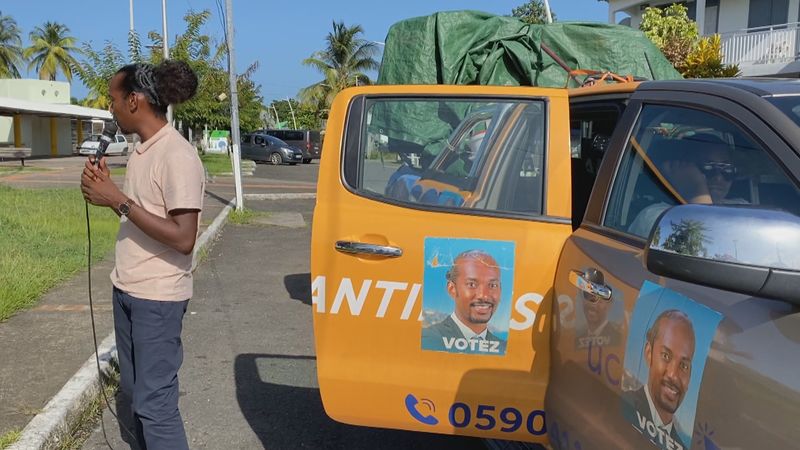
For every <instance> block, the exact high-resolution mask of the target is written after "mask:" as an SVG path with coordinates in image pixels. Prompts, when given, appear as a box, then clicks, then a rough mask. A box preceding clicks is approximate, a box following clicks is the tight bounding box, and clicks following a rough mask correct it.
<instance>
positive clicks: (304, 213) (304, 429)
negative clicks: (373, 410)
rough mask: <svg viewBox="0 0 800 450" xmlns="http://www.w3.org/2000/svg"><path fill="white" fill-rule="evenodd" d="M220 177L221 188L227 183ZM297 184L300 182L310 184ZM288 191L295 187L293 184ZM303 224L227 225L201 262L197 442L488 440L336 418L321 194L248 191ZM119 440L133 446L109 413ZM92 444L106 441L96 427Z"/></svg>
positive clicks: (194, 335)
mask: <svg viewBox="0 0 800 450" xmlns="http://www.w3.org/2000/svg"><path fill="white" fill-rule="evenodd" d="M318 167H319V166H318V164H317V161H314V164H312V165H298V166H278V167H272V166H262V165H259V166H258V167H257V169H256V173H255V174H254V177H248V179H246V180H245V192H247V186H248V183H249V184H259V183H262V184H264V183H269V184H281V182H284V183H285V184H294V183H310V182H315V181H316V175H317V170H318ZM222 181H223V180H218V183H216V184H217V186H216V188H218V189H224V188H225V186H224V185H223V184H222ZM307 191H308V190H305V189H304V190H299V191H297V192H307ZM285 192H292V190H291V189H286V190H285ZM246 204H247V207H248V208H251V209H255V210H259V211H266V212H269V213H270V214H271V215H270V216H269V217H270V218H290V219H293V220H289V221H288V222H287V223H291V222H295V223H297V222H298V221H299V219H300V218H302V221H303V222H304V223H305V225H304V226H301V227H287V226H274V225H267V224H258V225H240V226H237V225H231V224H228V225H226V226H225V228H224V230H223V232H222V235H221V237H220V238H219V240H218V241H217V242H216V243H215V244H214V246H213V248H212V249H211V251H210V252H209V255H208V258H207V259H206V260H205V261H204V262H202V263H201V265H200V266H199V268H198V270H197V271H196V272H195V295H194V298H193V299H192V300H191V302H190V305H189V309H188V312H187V315H186V317H185V320H184V334H183V335H184V351H185V357H184V364H183V368H182V369H181V372H180V380H181V388H180V390H181V397H180V407H181V411H182V414H183V418H184V421H185V423H186V429H187V435H188V438H189V441H190V446H191V447H192V448H194V449H251V448H252V449H256V448H269V449H297V448H314V449H317V448H330V449H375V448H378V449H407V448H415V449H434V448H436V449H466V450H469V449H483V448H485V446H484V444H483V442H482V441H481V440H478V439H473V438H464V437H455V436H442V435H432V434H424V433H414V432H404V431H395V430H381V429H371V428H365V427H354V426H349V425H343V424H340V423H336V422H334V421H332V420H331V419H329V418H328V417H327V416H326V415H325V412H324V410H323V407H322V403H321V400H320V395H319V389H318V386H317V381H316V373H315V370H316V361H315V357H314V344H313V330H312V317H311V315H312V313H311V292H310V273H309V253H310V249H309V242H310V238H311V220H312V213H313V206H314V200H302V201H285V200H282V201H252V200H251V201H247V203H246ZM104 423H105V426H106V430H107V432H108V433H107V434H108V437H109V440H110V441H111V444H112V447H113V448H115V449H123V448H128V446H127V445H125V444H124V442H122V439H121V438H120V433H121V432H120V430H119V428H118V427H117V425H116V421H115V420H114V419H113V417H111V415H110V414H108V412H106V413H105V414H104ZM84 448H85V449H105V448H108V447H107V446H106V444H105V441H104V439H103V435H102V433H101V431H100V429H99V428H98V429H97V430H95V432H94V433H93V434H92V436H91V437H90V439H89V440H88V441H87V443H86V444H85V446H84Z"/></svg>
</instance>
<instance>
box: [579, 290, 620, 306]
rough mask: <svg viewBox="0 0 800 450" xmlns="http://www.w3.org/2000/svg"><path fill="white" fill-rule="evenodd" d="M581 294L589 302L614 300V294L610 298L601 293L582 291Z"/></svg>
mask: <svg viewBox="0 0 800 450" xmlns="http://www.w3.org/2000/svg"><path fill="white" fill-rule="evenodd" d="M581 294H582V295H583V299H584V300H586V301H587V302H589V303H597V302H603V303H611V302H612V301H614V297H613V296H611V297H609V298H602V297H600V296H599V295H594V294H590V293H588V292H581Z"/></svg>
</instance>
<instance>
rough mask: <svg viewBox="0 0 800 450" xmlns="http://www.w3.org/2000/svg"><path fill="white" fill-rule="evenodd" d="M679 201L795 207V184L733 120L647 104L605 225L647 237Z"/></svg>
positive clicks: (799, 203) (799, 194)
mask: <svg viewBox="0 0 800 450" xmlns="http://www.w3.org/2000/svg"><path fill="white" fill-rule="evenodd" d="M682 203H706V204H722V205H751V206H761V207H768V208H772V209H780V210H785V211H789V212H792V213H794V214H798V213H800V191H798V188H797V185H796V184H795V182H794V181H793V180H791V179H790V178H789V177H788V176H787V175H786V173H785V172H784V171H783V170H782V169H781V168H780V167H779V166H778V165H777V164H776V163H775V161H774V160H773V159H772V157H771V156H770V155H769V153H768V152H767V151H766V150H765V149H764V148H763V146H762V145H760V144H759V143H758V142H757V141H756V140H755V139H754V138H753V137H752V136H750V135H748V134H747V133H745V132H744V131H743V130H742V129H741V128H740V127H739V126H738V125H737V124H735V123H733V122H731V121H730V120H728V119H726V118H722V117H719V116H716V115H713V114H710V113H707V112H704V111H699V110H694V109H689V108H683V107H675V106H660V105H649V106H645V107H644V108H643V109H642V111H641V114H640V116H639V119H638V123H637V125H636V127H635V129H634V133H633V136H632V137H631V139H630V142H629V144H628V148H627V149H626V153H625V155H624V156H623V159H622V161H621V163H620V166H619V169H618V172H617V176H616V178H615V181H614V184H613V186H612V191H611V196H610V198H609V206H608V209H607V211H606V215H605V218H604V224H605V225H606V226H608V227H611V228H614V229H616V230H619V231H623V232H625V233H629V234H633V235H636V236H640V237H644V238H647V237H648V235H649V234H650V230H651V228H652V227H653V225H654V224H655V221H656V220H657V219H658V217H659V215H660V214H661V213H662V212H663V211H664V210H666V209H667V208H669V207H670V206H673V205H677V204H682Z"/></svg>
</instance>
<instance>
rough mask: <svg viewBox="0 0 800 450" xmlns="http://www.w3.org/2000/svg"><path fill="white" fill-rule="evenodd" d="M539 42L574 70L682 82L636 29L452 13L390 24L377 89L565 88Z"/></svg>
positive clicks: (563, 73) (564, 74)
mask: <svg viewBox="0 0 800 450" xmlns="http://www.w3.org/2000/svg"><path fill="white" fill-rule="evenodd" d="M542 43H544V44H546V46H547V47H549V48H550V49H552V50H553V52H554V53H555V54H556V55H557V56H558V57H560V58H561V59H562V60H563V61H564V62H566V63H567V65H568V66H569V67H570V68H572V69H591V70H601V71H611V72H614V73H617V74H619V75H629V74H630V75H634V76H637V77H642V78H647V79H649V80H667V79H678V78H681V76H680V74H679V73H678V72H677V71H676V70H675V69H674V68H673V67H672V64H670V62H669V61H668V60H667V59H666V58H665V57H664V55H663V54H662V53H661V51H660V50H658V48H656V46H655V45H653V43H652V42H650V40H649V39H647V37H645V36H644V34H642V32H640V31H639V30H635V29H633V28H631V27H628V26H623V25H607V24H602V23H576V22H572V23H570V22H566V23H559V22H557V23H553V24H549V25H529V24H526V23H524V22H522V21H521V20H519V19H517V18H514V17H505V16H495V15H491V14H487V13H482V12H476V11H453V12H440V13H436V14H433V15H430V16H424V17H416V18H413V19H407V20H403V21H401V22H398V23H396V24H394V25H392V27H391V28H390V29H389V34H388V35H387V37H386V48H385V49H384V53H383V61H382V62H381V68H380V72H379V75H378V84H482V85H501V86H548V87H565V86H566V82H567V72H566V71H565V70H564V69H562V68H561V67H560V66H559V65H558V64H557V63H556V62H555V61H554V60H553V59H552V58H551V57H550V56H548V55H547V54H546V53H545V52H543V51H542V49H541V44H542ZM571 87H572V86H571Z"/></svg>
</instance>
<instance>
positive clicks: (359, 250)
mask: <svg viewBox="0 0 800 450" xmlns="http://www.w3.org/2000/svg"><path fill="white" fill-rule="evenodd" d="M336 250H338V251H340V252H343V253H353V254H365V255H377V256H386V257H389V258H397V257H399V256H403V249H401V248H398V247H391V246H388V245H376V244H366V243H364V242H353V241H336Z"/></svg>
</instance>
